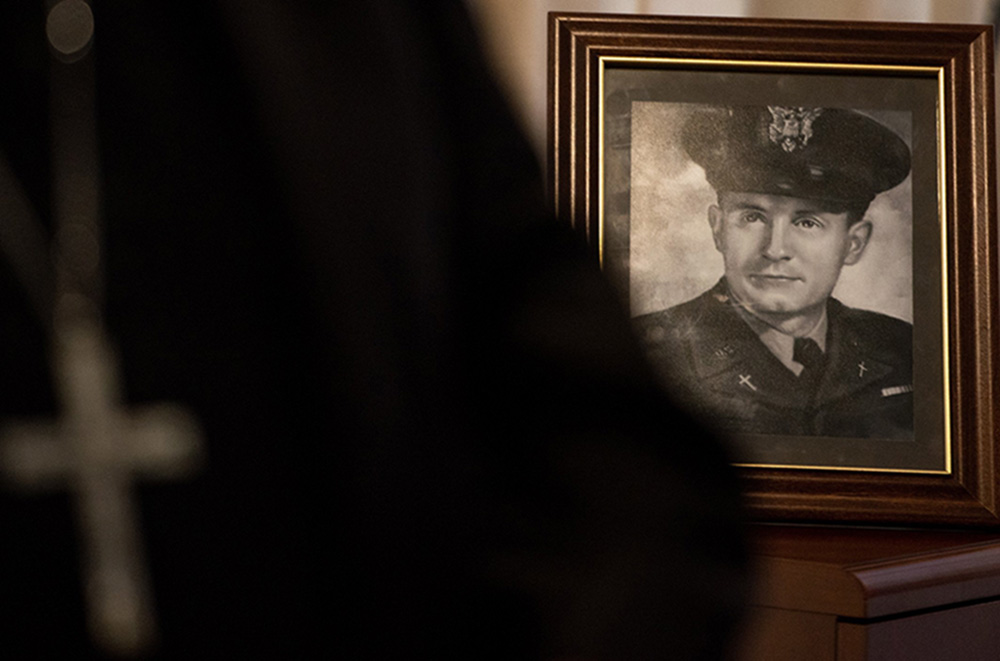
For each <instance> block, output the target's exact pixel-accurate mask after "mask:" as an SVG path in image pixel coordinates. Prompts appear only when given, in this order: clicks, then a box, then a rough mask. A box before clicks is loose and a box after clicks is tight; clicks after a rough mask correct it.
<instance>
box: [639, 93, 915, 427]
mask: <svg viewBox="0 0 1000 661" xmlns="http://www.w3.org/2000/svg"><path fill="white" fill-rule="evenodd" d="M879 114H881V115H884V116H887V117H888V118H889V119H886V118H883V117H880V118H876V117H875V116H873V114H872V113H866V112H864V111H858V110H854V109H845V108H822V107H802V106H798V107H789V106H775V105H771V106H737V107H727V106H698V105H691V104H664V103H637V104H635V107H634V109H633V117H632V131H633V138H634V139H633V142H632V149H633V152H632V173H633V176H632V200H631V204H632V219H633V225H632V244H631V255H630V284H631V292H632V296H631V304H632V308H633V312H634V313H635V314H636V315H637V316H636V317H635V321H636V327H637V328H638V330H639V334H640V338H641V339H642V340H643V342H644V343H645V345H646V347H647V349H648V351H649V353H650V355H651V356H652V357H653V359H654V361H655V362H656V363H657V364H658V365H660V366H662V367H663V368H664V370H665V372H666V373H668V375H669V377H670V378H671V380H672V381H671V382H672V383H673V385H674V386H675V388H676V389H677V390H678V391H679V392H681V393H682V394H683V395H684V396H686V397H688V398H689V399H690V400H691V405H692V406H694V407H697V408H698V409H699V410H701V411H703V414H704V416H705V417H708V418H710V419H712V420H714V421H716V423H717V424H718V425H719V426H720V427H722V428H724V429H727V430H731V431H737V432H747V433H759V434H780V435H806V436H838V437H853V438H895V439H912V437H913V370H912V366H913V357H912V320H913V313H912V302H913V297H912V257H911V254H912V252H911V243H912V235H911V226H912V198H911V185H910V184H911V180H910V177H909V175H910V148H909V133H910V131H909V128H910V126H909V125H910V122H909V113H906V112H895V113H885V112H883V113H879ZM880 119H881V121H880ZM668 173H670V174H672V175H673V176H669V175H668ZM681 234H683V235H684V240H683V241H682V240H680V235H681ZM668 237H669V238H668ZM671 239H672V240H671Z"/></svg>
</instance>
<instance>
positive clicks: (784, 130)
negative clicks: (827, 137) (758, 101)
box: [767, 106, 823, 152]
mask: <svg viewBox="0 0 1000 661" xmlns="http://www.w3.org/2000/svg"><path fill="white" fill-rule="evenodd" d="M767 109H768V110H769V111H770V113H771V125H770V126H768V128H767V136H768V137H769V138H770V139H771V142H773V143H774V144H776V145H781V148H782V149H784V150H785V151H786V152H793V151H795V150H796V149H802V148H803V147H805V146H806V145H807V144H809V139H810V138H812V135H813V130H812V123H813V121H814V120H815V119H816V118H817V117H819V116H820V114H822V112H823V109H822V108H803V107H802V106H768V107H767Z"/></svg>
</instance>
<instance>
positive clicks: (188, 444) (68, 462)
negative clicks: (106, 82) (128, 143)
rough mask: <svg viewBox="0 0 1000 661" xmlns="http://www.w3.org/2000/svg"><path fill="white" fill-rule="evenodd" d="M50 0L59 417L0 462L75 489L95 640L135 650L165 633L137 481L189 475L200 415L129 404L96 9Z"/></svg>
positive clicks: (52, 306) (54, 357)
mask: <svg viewBox="0 0 1000 661" xmlns="http://www.w3.org/2000/svg"><path fill="white" fill-rule="evenodd" d="M47 4H48V9H49V11H48V19H47V23H46V33H47V36H48V39H49V45H50V47H51V50H50V52H51V53H52V56H53V57H52V62H51V98H52V108H51V115H52V119H51V126H52V145H53V155H52V166H53V218H54V226H55V239H54V241H53V249H52V261H53V273H52V275H53V278H52V280H53V281H54V292H52V294H51V296H49V297H47V298H48V299H50V300H48V301H46V302H42V303H41V304H39V303H37V302H36V308H38V307H40V308H41V309H42V310H43V314H45V315H46V316H47V317H48V318H47V319H45V320H44V321H45V323H46V325H47V326H48V327H49V328H50V330H51V356H50V359H51V363H52V371H53V380H54V386H55V391H56V395H57V398H58V402H59V405H60V407H61V409H62V416H61V419H60V420H59V421H57V422H55V423H49V424H42V423H34V424H19V425H8V426H7V427H6V428H5V430H4V434H3V444H2V446H0V447H2V455H0V466H2V468H3V473H4V477H5V478H6V480H7V481H8V482H10V483H11V484H13V485H15V486H18V487H20V488H22V489H25V490H39V489H50V488H58V487H60V486H63V485H65V487H66V488H68V489H69V490H71V492H72V493H73V495H74V501H75V509H76V517H77V522H78V526H79V534H80V535H81V537H82V541H83V552H84V558H83V560H82V572H83V576H84V592H85V595H86V602H87V608H88V626H89V628H90V631H91V635H92V637H93V638H94V641H95V643H96V644H98V645H99V646H101V647H102V648H103V649H104V650H105V651H107V652H111V653H114V654H116V655H121V656H134V655H137V654H141V653H142V652H144V651H147V650H149V649H150V647H151V646H152V645H153V643H154V642H155V640H156V636H157V631H156V621H155V616H154V608H153V600H152V595H151V590H150V585H149V576H148V570H147V568H146V563H145V559H144V552H143V545H142V538H141V534H140V530H139V520H138V512H137V509H138V508H137V504H136V502H135V500H134V499H133V497H132V493H131V490H132V487H133V484H132V482H133V481H134V480H135V479H137V478H138V477H140V476H141V477H147V478H177V477H181V476H184V475H187V474H190V473H191V472H193V471H194V470H196V469H197V468H198V466H199V464H200V460H201V443H202V441H201V434H200V431H199V429H198V425H197V423H196V422H195V420H194V418H193V417H192V416H191V415H189V414H188V413H186V412H185V411H184V410H183V409H181V408H179V407H176V406H171V405H159V406H149V407H146V408H143V409H137V410H135V411H131V412H129V411H126V410H125V409H124V408H123V397H122V393H121V391H120V383H119V372H118V361H117V357H116V355H115V351H114V349H113V347H112V344H111V341H110V339H109V337H108V334H107V332H106V330H105V328H104V324H103V320H102V308H103V290H104V287H103V268H102V258H101V238H102V230H101V212H100V171H99V158H98V144H97V130H96V110H95V107H96V99H95V85H94V78H95V72H94V56H93V53H92V52H91V50H92V48H91V46H92V41H93V33H94V20H93V14H92V12H91V9H90V6H89V4H87V3H86V2H84V1H83V0H62V1H61V2H48V3H47ZM7 188H16V187H14V186H7ZM19 206H20V207H22V208H29V207H27V205H19ZM32 223H34V225H38V222H37V220H36V219H33V218H20V219H19V222H18V223H17V224H18V225H19V226H20V227H22V228H24V232H22V234H25V235H27V234H32V233H34V234H40V233H42V230H41V229H40V228H39V227H33V226H32ZM22 243H24V244H25V245H27V243H28V242H22ZM5 252H7V253H8V254H10V253H12V252H17V246H15V247H14V248H12V249H8V250H6V251H5ZM40 259H41V260H42V261H44V259H45V257H44V256H42V257H41V258H40ZM26 286H27V287H28V289H29V290H30V291H44V290H45V287H44V286H38V284H37V283H26ZM52 288H53V287H52V286H49V289H50V291H51V289H52Z"/></svg>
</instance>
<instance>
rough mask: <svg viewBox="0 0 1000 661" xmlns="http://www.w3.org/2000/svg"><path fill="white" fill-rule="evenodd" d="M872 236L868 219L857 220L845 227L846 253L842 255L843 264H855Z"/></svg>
mask: <svg viewBox="0 0 1000 661" xmlns="http://www.w3.org/2000/svg"><path fill="white" fill-rule="evenodd" d="M871 236H872V224H871V221H868V220H859V221H858V222H856V223H854V224H853V225H851V226H850V227H848V228H847V241H848V244H847V253H846V254H845V255H844V265H845V266H850V265H851V264H857V263H858V260H859V259H861V255H862V254H864V252H865V248H866V247H867V246H868V239H870V238H871Z"/></svg>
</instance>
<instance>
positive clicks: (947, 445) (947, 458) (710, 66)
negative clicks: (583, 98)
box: [597, 55, 953, 475]
mask: <svg viewBox="0 0 1000 661" xmlns="http://www.w3.org/2000/svg"><path fill="white" fill-rule="evenodd" d="M609 63H611V64H643V65H648V64H654V65H663V67H664V68H680V67H682V66H683V67H686V68H692V67H694V68H703V69H706V70H719V69H745V70H749V69H757V70H760V69H771V70H775V72H778V71H788V70H794V71H795V72H796V73H806V72H809V71H817V72H818V71H846V72H850V71H866V72H884V73H890V74H909V75H915V74H916V75H922V76H927V77H931V76H933V77H935V78H936V79H937V83H938V90H937V98H938V103H937V110H936V117H935V120H936V126H937V159H938V168H937V182H938V191H937V193H938V195H937V199H938V219H939V223H938V225H939V230H940V239H939V244H940V249H941V251H940V254H941V274H942V275H941V317H942V319H941V354H940V355H941V361H942V363H941V366H942V380H943V383H942V393H943V398H942V399H943V405H944V411H943V414H944V415H943V418H944V420H943V430H942V432H943V435H944V468H943V469H942V470H928V469H910V468H879V467H867V466H828V465H826V466H822V465H817V466H813V465H800V464H766V463H736V464H735V465H736V466H739V467H743V468H768V469H794V470H825V471H851V472H866V473H898V474H910V475H951V474H952V472H953V468H952V447H951V445H952V434H951V390H950V388H949V384H950V383H951V373H950V372H951V368H950V361H951V356H950V351H949V347H950V346H951V344H950V338H949V329H948V309H949V296H948V205H947V192H948V189H947V181H946V174H945V171H946V168H945V167H944V164H945V162H946V157H947V149H946V145H947V142H946V139H947V132H946V130H945V124H946V122H945V118H946V112H945V99H947V96H946V95H945V89H946V88H945V69H944V67H929V66H911V65H896V64H891V65H890V64H853V63H840V64H837V63H826V62H784V61H783V62H774V61H768V60H712V59H704V58H675V57H637V56H619V55H604V56H598V58H597V87H598V102H597V130H598V136H597V150H598V153H597V244H598V261H599V263H600V267H601V269H603V268H604V232H605V213H604V207H605V191H604V178H605V172H604V158H605V147H604V143H605V135H604V124H605V116H604V113H605V109H604V96H605V95H604V76H605V70H606V67H607V65H608V64H609Z"/></svg>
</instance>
